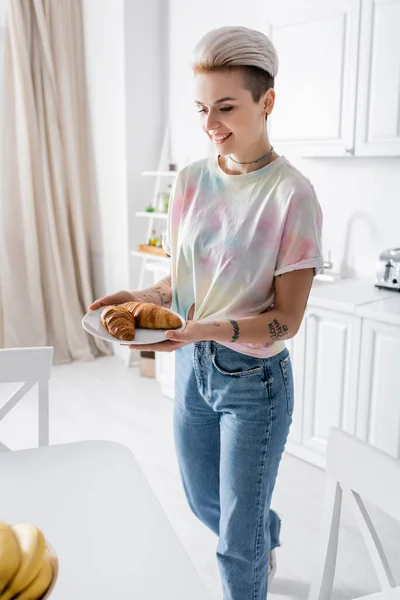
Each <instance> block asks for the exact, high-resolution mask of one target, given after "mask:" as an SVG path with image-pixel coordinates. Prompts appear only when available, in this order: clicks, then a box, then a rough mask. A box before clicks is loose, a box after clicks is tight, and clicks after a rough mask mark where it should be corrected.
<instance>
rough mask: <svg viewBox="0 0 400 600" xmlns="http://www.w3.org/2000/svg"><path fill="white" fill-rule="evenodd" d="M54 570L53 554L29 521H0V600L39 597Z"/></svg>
mask: <svg viewBox="0 0 400 600" xmlns="http://www.w3.org/2000/svg"><path fill="white" fill-rule="evenodd" d="M56 573H57V557H56V555H55V554H54V552H53V551H52V549H51V548H50V547H49V545H48V544H47V542H46V539H45V537H44V535H43V533H42V532H41V531H40V529H38V528H37V527H35V526H34V525H30V524H29V523H19V524H17V525H7V523H3V522H1V521H0V600H39V599H40V598H43V597H44V595H45V594H46V592H47V591H48V589H49V588H50V586H51V584H52V583H53V579H54V578H55V577H56Z"/></svg>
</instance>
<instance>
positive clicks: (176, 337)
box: [165, 330, 185, 342]
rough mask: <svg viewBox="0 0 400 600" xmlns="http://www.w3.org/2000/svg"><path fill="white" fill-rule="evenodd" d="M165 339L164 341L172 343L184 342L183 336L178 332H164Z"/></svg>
mask: <svg viewBox="0 0 400 600" xmlns="http://www.w3.org/2000/svg"><path fill="white" fill-rule="evenodd" d="M165 339H166V340H170V341H174V342H184V341H185V336H183V335H182V334H181V333H179V332H178V331H173V330H172V331H166V332H165Z"/></svg>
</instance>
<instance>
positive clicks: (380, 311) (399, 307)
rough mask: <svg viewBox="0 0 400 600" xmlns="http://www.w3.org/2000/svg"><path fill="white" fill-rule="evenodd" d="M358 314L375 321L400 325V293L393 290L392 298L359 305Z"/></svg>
mask: <svg viewBox="0 0 400 600" xmlns="http://www.w3.org/2000/svg"><path fill="white" fill-rule="evenodd" d="M356 314H357V315H359V316H360V317H364V318H367V319H373V320H374V321H381V322H382V323H388V324H389V325H399V326H400V293H399V292H397V293H396V292H393V296H392V297H391V298H387V299H386V300H380V301H379V302H370V303H368V304H363V305H362V306H358V307H357V309H356Z"/></svg>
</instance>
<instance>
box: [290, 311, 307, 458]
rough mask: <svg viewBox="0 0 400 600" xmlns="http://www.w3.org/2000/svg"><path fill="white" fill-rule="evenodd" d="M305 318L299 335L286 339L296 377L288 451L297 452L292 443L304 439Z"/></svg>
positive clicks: (294, 377)
mask: <svg viewBox="0 0 400 600" xmlns="http://www.w3.org/2000/svg"><path fill="white" fill-rule="evenodd" d="M305 340H306V332H305V320H304V321H303V323H302V325H301V327H300V329H299V331H298V333H297V335H296V336H295V337H294V338H291V339H290V340H287V341H286V346H287V349H288V350H289V353H290V358H291V361H292V368H293V379H294V411H293V421H292V425H291V428H290V433H289V438H288V446H287V450H288V452H290V453H292V454H297V453H296V452H295V450H294V448H293V447H292V444H301V442H302V439H303V396H304V349H305Z"/></svg>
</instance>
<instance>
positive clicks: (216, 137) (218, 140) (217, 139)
mask: <svg viewBox="0 0 400 600" xmlns="http://www.w3.org/2000/svg"><path fill="white" fill-rule="evenodd" d="M231 135H232V134H231V133H226V134H224V135H212V136H211V139H212V141H213V142H214V144H223V143H224V142H226V140H227V139H229V138H230V137H231Z"/></svg>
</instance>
